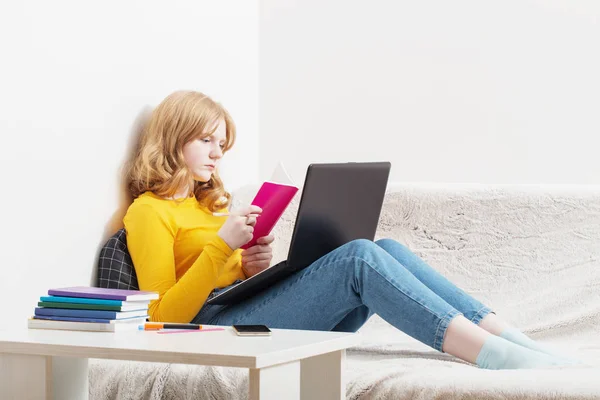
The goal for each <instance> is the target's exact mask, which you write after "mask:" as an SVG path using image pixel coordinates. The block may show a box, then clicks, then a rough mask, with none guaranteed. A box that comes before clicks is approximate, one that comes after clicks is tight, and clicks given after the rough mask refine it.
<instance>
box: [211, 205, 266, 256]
mask: <svg viewBox="0 0 600 400" xmlns="http://www.w3.org/2000/svg"><path fill="white" fill-rule="evenodd" d="M261 212H262V209H261V208H260V207H258V206H248V207H245V208H243V209H241V210H238V211H235V212H231V213H230V214H229V216H228V217H227V221H225V223H224V224H223V226H222V227H221V229H219V231H218V232H217V235H219V237H220V238H221V239H223V240H224V241H225V243H227V245H228V246H229V247H230V248H231V249H232V250H236V249H238V248H239V247H240V246H243V245H245V244H246V243H248V242H249V241H250V240H251V239H252V233H253V232H254V225H255V224H256V215H260V213H261Z"/></svg>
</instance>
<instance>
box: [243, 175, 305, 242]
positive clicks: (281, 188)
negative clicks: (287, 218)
mask: <svg viewBox="0 0 600 400" xmlns="http://www.w3.org/2000/svg"><path fill="white" fill-rule="evenodd" d="M296 192H298V188H297V187H296V186H293V185H284V184H282V183H274V182H268V181H267V182H264V183H263V184H262V186H261V187H260V189H259V190H258V193H257V194H256V196H255V197H254V200H252V205H255V206H259V207H260V208H262V210H263V211H262V214H260V217H258V218H257V219H256V225H254V234H253V236H252V239H251V240H250V241H249V242H248V243H246V244H245V245H243V246H241V248H242V249H247V248H250V247H252V246H254V245H255V244H256V241H257V240H258V238H260V237H263V236H267V235H268V234H269V233H271V231H272V230H273V227H275V224H276V223H277V221H279V218H281V216H282V215H283V212H284V211H285V209H286V208H287V207H288V205H289V204H290V202H291V201H292V199H293V198H294V195H295V194H296Z"/></svg>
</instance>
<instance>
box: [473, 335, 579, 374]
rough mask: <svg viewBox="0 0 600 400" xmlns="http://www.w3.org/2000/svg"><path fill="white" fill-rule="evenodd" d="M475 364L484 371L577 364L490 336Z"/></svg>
mask: <svg viewBox="0 0 600 400" xmlns="http://www.w3.org/2000/svg"><path fill="white" fill-rule="evenodd" d="M475 363H476V364H477V365H478V366H479V367H481V368H485V369H521V368H547V367H554V366H560V365H573V364H576V363H577V362H572V361H570V360H568V359H564V358H560V357H555V356H552V355H549V354H545V353H540V352H538V351H535V350H531V349H528V348H526V347H523V346H520V345H518V344H515V343H512V342H510V341H508V340H506V339H504V338H502V337H499V336H495V335H490V336H489V337H488V338H487V339H486V341H485V343H484V344H483V347H482V348H481V351H480V352H479V355H478V356H477V359H476V361H475Z"/></svg>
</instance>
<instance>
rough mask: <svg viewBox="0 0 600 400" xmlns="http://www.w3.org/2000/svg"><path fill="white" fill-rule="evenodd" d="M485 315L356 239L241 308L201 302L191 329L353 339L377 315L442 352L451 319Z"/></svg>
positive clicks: (423, 272) (435, 278) (405, 258)
mask: <svg viewBox="0 0 600 400" xmlns="http://www.w3.org/2000/svg"><path fill="white" fill-rule="evenodd" d="M226 289H227V288H221V289H215V290H214V291H213V293H211V295H210V296H214V294H215V293H218V292H219V291H221V290H226ZM490 312H492V311H491V310H490V309H489V308H488V307H486V306H485V305H483V304H482V303H480V302H479V301H477V300H476V299H474V298H473V297H471V296H469V295H468V294H467V293H465V292H464V291H462V290H461V289H459V288H458V287H456V286H455V285H454V284H452V283H451V282H450V281H448V280H447V279H446V278H444V277H443V276H442V275H440V274H439V273H438V272H437V271H435V270H434V269H433V268H431V267H430V266H429V265H428V264H427V263H425V261H423V260H422V259H421V258H419V257H418V256H417V255H415V254H414V253H413V252H411V251H410V250H409V249H408V248H406V247H405V246H403V245H402V244H400V243H398V242H396V241H395V240H392V239H381V240H378V241H376V242H373V241H370V240H366V239H358V240H353V241H351V242H349V243H346V244H345V245H343V246H340V247H338V248H337V249H335V250H333V251H331V252H330V253H328V254H326V255H325V256H323V257H321V258H320V259H318V260H317V261H315V262H314V263H312V264H311V265H310V266H308V267H307V268H305V269H303V270H301V271H299V272H297V273H295V274H293V275H292V276H289V277H287V278H286V279H284V280H282V281H280V282H278V283H276V284H275V285H273V286H272V287H270V288H268V289H266V290H264V291H262V292H260V293H259V294H257V295H255V296H253V297H251V298H249V299H246V300H244V301H243V302H241V303H238V304H232V305H210V304H206V303H205V305H204V306H203V307H202V309H201V310H200V311H199V312H198V315H196V317H195V318H194V320H193V321H192V322H194V323H199V324H209V325H233V324H264V325H267V326H269V327H271V328H285V329H306V330H321V331H342V332H356V331H357V330H358V329H359V328H360V327H361V326H362V325H363V324H364V323H365V322H366V321H367V320H368V319H369V318H370V317H371V315H373V314H374V313H377V314H378V315H379V316H380V317H381V318H383V319H384V320H386V321H387V322H389V323H390V324H391V325H393V326H395V327H396V328H398V329H400V330H401V331H402V332H404V333H406V334H408V335H410V336H411V337H413V338H415V339H417V340H419V341H420V342H422V343H424V344H426V345H428V346H430V347H432V348H434V349H436V350H439V351H442V344H443V341H444V335H445V333H446V329H447V328H448V324H449V323H450V321H451V320H452V319H453V318H454V317H456V316H458V315H464V316H465V317H466V318H467V319H469V320H471V321H472V322H473V323H475V324H478V323H479V321H481V319H482V318H483V317H485V316H486V315H487V314H488V313H490Z"/></svg>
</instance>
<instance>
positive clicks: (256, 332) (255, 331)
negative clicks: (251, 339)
mask: <svg viewBox="0 0 600 400" xmlns="http://www.w3.org/2000/svg"><path fill="white" fill-rule="evenodd" d="M233 330H235V333H237V335H238V336H271V330H270V329H269V328H267V327H266V326H265V325H233Z"/></svg>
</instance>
